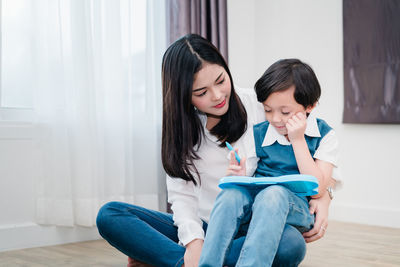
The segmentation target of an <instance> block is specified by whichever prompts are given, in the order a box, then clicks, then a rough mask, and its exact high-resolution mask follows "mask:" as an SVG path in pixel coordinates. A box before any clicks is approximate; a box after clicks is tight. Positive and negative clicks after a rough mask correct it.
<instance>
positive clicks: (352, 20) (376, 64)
mask: <svg viewBox="0 0 400 267" xmlns="http://www.w3.org/2000/svg"><path fill="white" fill-rule="evenodd" d="M343 52H344V111H343V122H347V123H400V1H399V0H362V1H360V0H343Z"/></svg>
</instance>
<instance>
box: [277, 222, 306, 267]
mask: <svg viewBox="0 0 400 267" xmlns="http://www.w3.org/2000/svg"><path fill="white" fill-rule="evenodd" d="M305 254H306V243H305V241H304V238H303V236H302V235H301V233H300V232H299V231H298V230H297V229H296V228H294V227H293V226H291V225H285V228H284V231H283V233H282V237H281V241H280V242H279V247H278V251H277V253H276V255H275V259H274V263H273V265H272V266H273V267H281V266H282V267H283V266H285V267H291V266H298V265H299V264H300V263H301V261H302V260H303V259H304V256H305Z"/></svg>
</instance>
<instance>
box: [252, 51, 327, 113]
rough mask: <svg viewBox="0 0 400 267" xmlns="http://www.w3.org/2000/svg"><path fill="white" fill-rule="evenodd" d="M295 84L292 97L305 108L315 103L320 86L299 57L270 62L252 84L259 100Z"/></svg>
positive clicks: (261, 100)
mask: <svg viewBox="0 0 400 267" xmlns="http://www.w3.org/2000/svg"><path fill="white" fill-rule="evenodd" d="M292 85H294V86H295V91H294V99H295V100H296V102H297V103H299V104H301V105H303V106H304V107H305V108H307V107H308V106H310V105H313V104H314V103H316V102H317V101H318V99H319V97H320V95H321V87H320V85H319V82H318V79H317V76H316V75H315V73H314V71H313V70H312V68H311V67H310V66H309V65H307V64H306V63H304V62H302V61H300V60H299V59H295V58H291V59H281V60H279V61H277V62H275V63H274V64H272V65H271V66H270V67H269V68H268V69H267V70H266V71H265V72H264V74H263V75H262V76H261V78H260V79H258V81H257V82H256V84H255V85H254V89H255V91H256V94H257V99H258V101H259V102H264V101H265V100H266V99H267V98H268V97H269V96H270V95H271V94H272V93H275V92H278V91H284V90H286V89H288V88H289V87H290V86H292Z"/></svg>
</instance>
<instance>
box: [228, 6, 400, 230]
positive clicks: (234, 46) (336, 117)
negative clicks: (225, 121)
mask: <svg viewBox="0 0 400 267" xmlns="http://www.w3.org/2000/svg"><path fill="white" fill-rule="evenodd" d="M228 31H229V32H228V38H229V64H230V68H231V71H232V75H233V78H234V80H235V83H236V84H238V85H239V86H242V87H250V88H252V87H253V86H254V83H255V81H256V80H257V79H258V78H259V77H260V76H261V74H262V73H263V72H264V71H265V70H266V68H267V67H268V66H269V65H271V64H272V63H274V62H275V61H276V60H278V59H281V58H289V57H296V58H299V59H301V60H304V61H305V62H307V63H309V64H310V65H311V66H312V67H313V69H314V70H315V72H316V74H317V76H318V78H319V81H320V83H321V87H322V96H321V99H320V105H319V107H318V108H317V109H316V111H317V112H318V116H320V117H321V118H324V119H325V120H327V121H328V123H329V124H330V125H331V126H332V127H334V128H335V130H336V132H337V134H338V136H339V139H340V143H341V161H340V168H341V173H342V177H343V179H344V187H343V188H342V189H341V190H339V191H337V192H336V194H335V199H334V201H333V202H332V208H331V212H330V219H334V220H340V221H347V222H356V223H363V224H372V225H381V226H389V227H398V228H400V207H399V203H400V194H399V192H398V191H399V188H400V160H399V159H400V156H399V155H398V154H399V153H400V125H371V124H359V125H356V124H343V123H342V110H343V30H342V1H341V0H327V1H319V0H302V1H295V0H268V1H267V0H263V1H261V0H247V1H241V0H229V1H228Z"/></svg>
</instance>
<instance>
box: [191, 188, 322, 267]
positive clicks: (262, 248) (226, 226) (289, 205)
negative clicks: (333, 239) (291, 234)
mask: <svg viewBox="0 0 400 267" xmlns="http://www.w3.org/2000/svg"><path fill="white" fill-rule="evenodd" d="M287 224H289V225H292V226H294V227H295V228H297V230H298V231H299V233H300V232H305V231H307V230H309V229H311V228H312V227H313V224H314V216H313V215H310V212H309V205H308V201H307V198H306V197H299V196H297V195H295V194H294V193H293V192H292V191H290V190H289V189H287V188H285V187H283V186H279V185H271V186H268V187H266V188H262V189H257V188H247V187H239V186H238V187H232V188H228V189H224V190H222V191H221V192H220V193H219V195H218V197H217V199H216V201H215V204H214V208H213V211H212V212H211V217H210V221H209V225H208V229H207V234H206V238H205V240H204V245H203V250H202V253H201V258H200V262H199V266H200V267H213V266H215V267H220V266H222V265H223V263H224V259H226V257H227V256H228V255H229V254H228V252H229V251H230V250H231V247H232V241H233V240H234V239H236V238H237V237H238V236H243V235H245V236H246V238H245V241H244V244H243V246H242V248H241V250H240V253H239V259H238V260H237V263H236V266H251V267H257V266H260V267H261V266H263V267H264V266H272V263H273V260H274V258H275V254H276V253H277V251H278V246H279V243H280V241H281V237H282V233H283V231H284V229H285V225H287Z"/></svg>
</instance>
